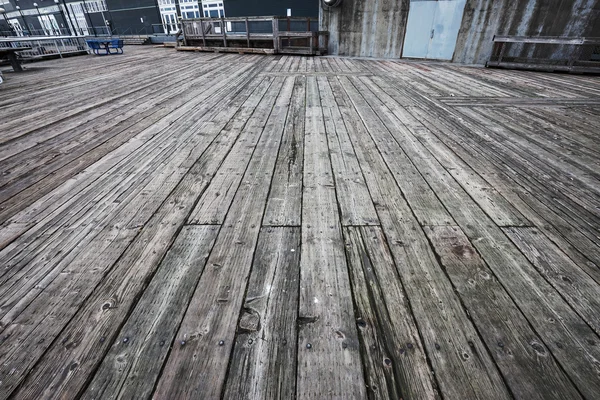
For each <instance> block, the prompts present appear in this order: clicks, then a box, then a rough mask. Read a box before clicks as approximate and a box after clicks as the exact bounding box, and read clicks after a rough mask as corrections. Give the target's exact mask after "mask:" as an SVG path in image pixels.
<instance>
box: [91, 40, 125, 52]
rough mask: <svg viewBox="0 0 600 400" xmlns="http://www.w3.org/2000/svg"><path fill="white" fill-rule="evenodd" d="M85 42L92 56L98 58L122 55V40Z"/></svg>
mask: <svg viewBox="0 0 600 400" xmlns="http://www.w3.org/2000/svg"><path fill="white" fill-rule="evenodd" d="M86 42H87V45H88V46H89V48H90V49H91V50H92V51H93V52H94V54H96V55H98V56H106V55H109V54H123V39H88V40H86ZM113 50H114V51H113Z"/></svg>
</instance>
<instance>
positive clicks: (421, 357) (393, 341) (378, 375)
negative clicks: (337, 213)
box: [344, 227, 439, 399]
mask: <svg viewBox="0 0 600 400" xmlns="http://www.w3.org/2000/svg"><path fill="white" fill-rule="evenodd" d="M344 238H345V241H346V252H347V254H348V264H349V270H350V277H351V282H352V293H353V297H354V304H355V306H356V313H357V315H358V332H359V335H360V337H361V339H362V340H361V351H362V354H363V365H364V367H365V374H366V377H367V393H368V394H369V395H370V397H372V398H378V399H397V398H406V399H431V398H436V397H438V396H439V393H438V391H437V388H436V384H435V379H434V376H433V375H432V374H431V371H430V367H429V365H428V363H427V359H426V355H425V350H424V348H423V343H422V342H421V338H420V336H419V331H418V329H417V326H416V324H415V321H414V318H413V316H412V311H411V309H410V305H409V303H408V299H407V298H406V295H405V293H404V289H403V288H402V282H401V281H400V277H399V276H398V274H397V272H396V266H395V265H394V261H393V260H392V256H391V254H390V252H389V249H388V246H387V244H386V241H385V237H384V235H383V232H382V231H381V229H380V228H378V227H362V228H357V227H347V228H345V229H344Z"/></svg>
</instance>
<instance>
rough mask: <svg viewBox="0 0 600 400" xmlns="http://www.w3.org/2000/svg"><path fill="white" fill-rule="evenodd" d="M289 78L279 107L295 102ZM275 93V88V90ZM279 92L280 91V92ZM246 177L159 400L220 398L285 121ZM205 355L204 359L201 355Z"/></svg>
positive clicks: (265, 139)
mask: <svg viewBox="0 0 600 400" xmlns="http://www.w3.org/2000/svg"><path fill="white" fill-rule="evenodd" d="M293 84H294V81H293V79H291V78H290V79H287V80H286V82H285V83H284V88H283V90H282V92H281V94H280V96H279V97H278V98H277V101H276V106H281V104H287V103H289V101H290V96H291V93H292V89H293ZM274 89H275V88H274ZM277 90H278V89H277ZM270 122H271V123H268V124H267V127H266V128H265V132H264V134H263V135H262V137H261V140H260V142H259V144H258V146H257V150H256V151H255V153H254V155H253V156H252V160H251V162H250V166H249V168H248V170H247V172H246V173H245V174H244V179H243V181H244V183H242V185H241V186H240V188H239V189H238V191H237V193H236V195H235V198H234V201H233V203H232V206H231V209H230V211H229V212H228V213H227V217H226V219H225V221H224V224H223V227H222V228H221V232H220V233H219V236H218V238H217V242H216V244H215V246H214V248H213V251H212V253H211V255H210V257H209V260H208V264H207V265H208V268H206V269H205V271H204V273H203V274H202V277H201V278H200V282H199V283H198V286H197V288H196V291H195V292H194V296H193V297H192V300H191V302H190V306H189V308H188V311H187V312H186V315H185V317H184V319H183V322H182V323H181V326H180V328H179V331H178V334H177V342H178V343H180V344H179V345H177V346H174V347H173V349H172V350H171V353H170V355H169V358H168V360H167V363H166V365H165V367H164V371H163V373H162V376H161V378H160V380H159V381H158V384H157V387H156V392H155V395H154V396H155V397H157V398H167V397H176V398H180V399H183V398H196V397H197V393H202V395H203V396H205V397H207V398H214V397H219V396H220V395H221V393H222V390H223V384H224V381H225V372H226V370H227V366H228V362H229V355H230V354H231V349H232V347H233V341H234V337H235V331H236V325H237V323H238V318H239V312H240V309H241V306H242V303H243V299H244V292H245V290H246V287H247V279H248V275H249V273H250V268H251V265H252V259H253V255H254V250H255V248H256V242H257V240H258V234H259V230H260V222H261V220H262V217H263V213H264V203H265V202H266V200H267V195H268V191H269V186H270V182H271V178H272V174H273V170H274V167H275V160H276V158H275V157H273V154H276V153H277V152H278V150H279V143H280V141H281V136H282V134H283V127H284V124H285V120H283V121H281V120H279V119H277V120H275V121H270ZM197 354H202V357H197Z"/></svg>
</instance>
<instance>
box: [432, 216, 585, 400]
mask: <svg viewBox="0 0 600 400" xmlns="http://www.w3.org/2000/svg"><path fill="white" fill-rule="evenodd" d="M425 233H426V234H427V236H428V237H429V240H430V241H431V244H432V245H433V248H434V249H435V251H436V253H437V254H438V256H439V257H440V260H441V263H442V264H443V265H444V268H445V269H446V271H447V273H448V276H449V277H450V280H451V281H452V283H453V285H454V287H456V290H457V291H458V293H459V295H460V297H461V299H462V301H463V302H464V304H465V307H466V308H467V310H468V311H469V314H470V315H471V318H472V319H473V321H474V322H475V326H476V327H477V330H478V331H479V333H480V335H481V337H482V338H483V340H484V342H485V343H486V345H487V348H488V349H489V351H490V353H491V354H492V356H493V357H494V360H495V361H496V363H497V364H498V367H499V368H500V371H501V372H502V375H503V376H504V379H505V380H506V382H507V384H508V386H509V387H510V389H511V393H512V394H513V395H514V396H515V397H516V398H531V399H551V398H554V399H563V398H565V397H568V398H572V399H577V398H581V396H580V394H579V392H578V391H577V389H576V388H575V387H574V386H573V384H572V383H571V381H570V380H569V378H568V377H567V375H566V374H565V373H564V372H563V370H562V369H561V368H560V365H559V364H558V363H557V362H556V360H555V359H554V357H553V356H552V354H551V353H550V351H549V350H548V348H547V347H546V346H545V345H544V341H543V340H542V339H541V338H540V337H539V336H538V335H537V334H536V333H535V331H534V330H533V329H532V328H531V326H530V325H529V322H528V321H527V319H526V318H525V316H524V315H523V314H522V313H521V311H520V310H519V308H518V307H517V306H516V305H515V303H514V301H513V300H512V298H511V297H510V295H509V294H508V293H507V292H506V290H504V288H503V287H502V285H501V284H500V283H499V282H498V280H497V279H496V277H495V276H494V274H493V273H492V271H491V270H490V269H489V268H488V266H487V265H486V264H485V262H484V261H483V260H482V259H481V257H479V254H477V251H476V250H475V248H474V247H473V245H472V244H471V243H470V242H469V240H468V238H467V237H466V235H465V234H464V233H463V232H462V230H461V229H460V228H459V227H457V226H434V227H425Z"/></svg>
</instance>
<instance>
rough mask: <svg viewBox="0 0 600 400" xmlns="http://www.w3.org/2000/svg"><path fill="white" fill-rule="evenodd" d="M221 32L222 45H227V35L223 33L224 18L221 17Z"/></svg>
mask: <svg viewBox="0 0 600 400" xmlns="http://www.w3.org/2000/svg"><path fill="white" fill-rule="evenodd" d="M221 33H222V34H223V47H227V35H225V18H223V17H221Z"/></svg>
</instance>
